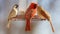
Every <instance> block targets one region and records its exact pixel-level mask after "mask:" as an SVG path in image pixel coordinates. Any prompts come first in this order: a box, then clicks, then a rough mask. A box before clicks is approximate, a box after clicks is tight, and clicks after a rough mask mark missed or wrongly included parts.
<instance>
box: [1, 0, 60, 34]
mask: <svg viewBox="0 0 60 34" xmlns="http://www.w3.org/2000/svg"><path fill="white" fill-rule="evenodd" d="M31 2H35V3H38V4H39V5H40V6H42V7H43V8H44V9H45V10H47V11H48V12H49V13H50V14H51V18H52V22H53V26H54V28H55V32H54V33H53V32H52V30H51V27H50V24H49V22H48V21H32V22H33V23H32V26H33V28H32V31H31V32H30V34H60V23H59V22H60V20H59V18H60V0H0V34H7V28H6V25H7V17H8V14H9V12H10V11H11V9H12V6H13V5H14V4H19V11H21V10H26V8H27V7H28V6H29V4H30V3H31ZM13 22H14V23H13ZM13 22H12V25H11V26H12V27H11V32H10V34H27V33H26V32H25V31H24V27H25V21H13ZM28 34H29V33H28Z"/></svg>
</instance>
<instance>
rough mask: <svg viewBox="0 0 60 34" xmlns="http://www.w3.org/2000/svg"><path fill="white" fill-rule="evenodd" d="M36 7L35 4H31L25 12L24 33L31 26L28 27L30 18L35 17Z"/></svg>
mask: <svg viewBox="0 0 60 34" xmlns="http://www.w3.org/2000/svg"><path fill="white" fill-rule="evenodd" d="M36 7H37V4H35V3H31V5H30V6H29V7H28V9H27V10H26V13H25V19H26V28H25V30H26V31H30V30H31V26H30V23H31V18H32V17H34V16H35V13H36Z"/></svg>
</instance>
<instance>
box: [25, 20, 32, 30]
mask: <svg viewBox="0 0 60 34" xmlns="http://www.w3.org/2000/svg"><path fill="white" fill-rule="evenodd" d="M25 30H26V31H30V30H31V28H30V20H26V28H25Z"/></svg>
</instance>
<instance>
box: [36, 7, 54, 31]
mask: <svg viewBox="0 0 60 34" xmlns="http://www.w3.org/2000/svg"><path fill="white" fill-rule="evenodd" d="M37 14H38V16H40V18H41V19H47V20H48V21H49V22H50V25H51V28H52V31H53V32H54V28H53V25H52V20H51V16H50V14H49V13H48V12H47V11H45V10H44V9H43V8H42V7H41V6H38V7H37Z"/></svg>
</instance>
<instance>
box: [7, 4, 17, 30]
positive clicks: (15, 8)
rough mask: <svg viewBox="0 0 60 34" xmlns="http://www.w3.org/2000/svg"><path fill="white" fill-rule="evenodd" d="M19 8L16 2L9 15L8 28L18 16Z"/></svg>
mask: <svg viewBox="0 0 60 34" xmlns="http://www.w3.org/2000/svg"><path fill="white" fill-rule="evenodd" d="M17 8H18V5H17V4H15V5H14V6H13V8H12V10H11V12H10V14H9V16H8V24H7V28H8V29H9V28H10V23H11V21H12V19H13V18H14V17H16V16H17V12H18V11H17Z"/></svg>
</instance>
